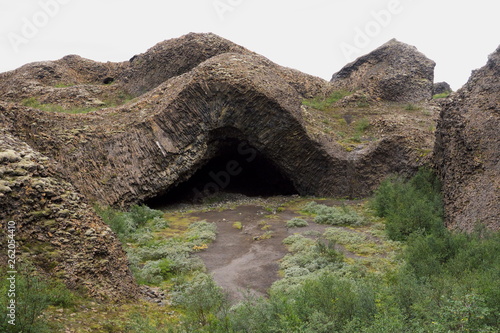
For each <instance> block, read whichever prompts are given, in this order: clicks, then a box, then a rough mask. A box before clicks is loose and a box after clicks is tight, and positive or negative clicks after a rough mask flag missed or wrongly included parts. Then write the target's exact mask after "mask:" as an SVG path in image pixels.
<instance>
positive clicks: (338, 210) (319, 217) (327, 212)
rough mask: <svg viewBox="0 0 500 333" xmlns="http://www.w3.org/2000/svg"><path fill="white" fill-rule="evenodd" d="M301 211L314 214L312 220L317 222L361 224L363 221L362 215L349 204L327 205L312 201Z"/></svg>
mask: <svg viewBox="0 0 500 333" xmlns="http://www.w3.org/2000/svg"><path fill="white" fill-rule="evenodd" d="M303 211H304V212H305V213H309V214H313V215H315V218H314V222H316V223H319V224H329V225H361V224H363V222H364V219H363V217H362V216H360V215H359V214H358V213H357V212H356V211H355V210H354V209H352V208H351V207H349V206H341V207H329V206H326V205H321V204H318V203H316V202H314V201H312V202H310V203H308V204H307V205H306V206H304V208H303Z"/></svg>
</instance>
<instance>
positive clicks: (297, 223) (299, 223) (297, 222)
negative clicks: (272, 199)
mask: <svg viewBox="0 0 500 333" xmlns="http://www.w3.org/2000/svg"><path fill="white" fill-rule="evenodd" d="M308 225H309V223H307V221H306V220H304V219H301V218H299V217H294V218H293V219H291V220H289V221H287V222H286V227H287V228H300V227H307V226H308Z"/></svg>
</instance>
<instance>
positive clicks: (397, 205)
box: [373, 168, 444, 240]
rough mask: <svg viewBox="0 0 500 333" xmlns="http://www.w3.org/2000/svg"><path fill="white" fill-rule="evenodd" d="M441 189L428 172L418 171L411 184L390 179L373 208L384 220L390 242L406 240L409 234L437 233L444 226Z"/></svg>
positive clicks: (380, 191)
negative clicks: (417, 232) (391, 240)
mask: <svg viewBox="0 0 500 333" xmlns="http://www.w3.org/2000/svg"><path fill="white" fill-rule="evenodd" d="M440 191H441V185H440V182H439V180H438V179H437V178H436V177H435V175H434V174H433V173H432V171H431V170H429V169H425V168H424V169H421V170H419V172H418V173H417V174H416V175H415V177H413V178H412V179H411V180H410V181H405V180H404V179H403V178H401V177H392V178H389V179H387V180H386V181H384V182H382V184H381V185H380V187H379V189H378V190H377V191H376V194H375V197H374V200H373V208H374V210H375V213H376V214H377V215H378V216H380V217H385V218H386V220H387V223H386V228H387V233H388V235H389V237H390V238H391V239H393V240H406V239H407V238H408V237H409V235H410V234H412V233H414V232H416V231H420V232H422V233H427V234H428V233H431V232H435V233H437V232H440V231H442V230H443V229H444V226H443V204H442V200H441V192H440Z"/></svg>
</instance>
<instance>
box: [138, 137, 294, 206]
mask: <svg viewBox="0 0 500 333" xmlns="http://www.w3.org/2000/svg"><path fill="white" fill-rule="evenodd" d="M211 147H212V148H211V149H210V156H213V157H212V158H211V159H210V160H209V161H207V162H206V163H205V164H204V165H203V166H201V167H200V168H199V169H198V170H197V171H196V172H195V173H194V174H193V175H192V176H191V177H190V178H189V179H187V180H186V181H185V182H182V183H180V184H178V185H177V186H176V187H174V188H171V189H170V190H169V191H168V192H166V193H164V194H161V195H158V196H157V197H155V198H152V199H150V200H148V201H147V202H146V204H147V205H148V206H150V207H161V206H166V205H170V204H177V203H200V202H203V200H204V199H205V198H207V197H213V196H215V195H219V194H221V193H238V194H243V195H245V196H249V197H256V196H262V197H269V196H275V195H292V194H297V193H298V192H297V190H296V189H295V186H294V185H293V183H292V182H291V181H290V180H289V179H288V177H286V176H285V175H284V174H283V173H282V172H281V171H280V169H279V168H278V167H277V166H276V165H275V164H274V163H273V162H272V161H270V160H269V159H268V158H266V157H265V156H264V155H263V154H262V153H260V152H259V151H258V150H257V149H255V148H254V147H252V146H251V145H250V144H249V143H248V142H246V141H242V140H238V139H227V138H226V139H223V140H216V142H214V144H213V145H211Z"/></svg>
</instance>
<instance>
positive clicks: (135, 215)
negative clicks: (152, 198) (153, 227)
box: [128, 205, 163, 229]
mask: <svg viewBox="0 0 500 333" xmlns="http://www.w3.org/2000/svg"><path fill="white" fill-rule="evenodd" d="M128 215H129V216H130V218H131V219H132V220H133V221H134V224H135V228H136V229H137V228H140V227H143V226H144V225H146V222H148V221H151V220H153V219H155V218H156V219H159V218H162V217H163V212H162V211H161V210H155V209H151V208H149V207H148V206H139V205H133V206H132V207H130V211H129V213H128Z"/></svg>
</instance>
